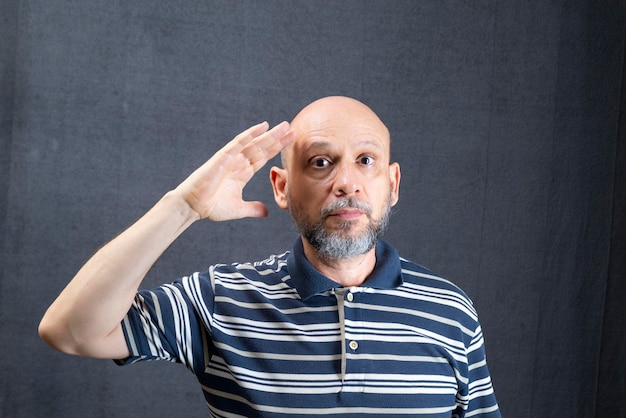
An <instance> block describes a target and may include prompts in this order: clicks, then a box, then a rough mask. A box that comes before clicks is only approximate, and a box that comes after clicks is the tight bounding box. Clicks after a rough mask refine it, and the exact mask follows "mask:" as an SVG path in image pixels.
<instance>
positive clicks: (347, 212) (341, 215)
mask: <svg viewBox="0 0 626 418" xmlns="http://www.w3.org/2000/svg"><path fill="white" fill-rule="evenodd" d="M362 215H363V211H361V210H360V209H355V208H344V209H337V210H334V211H332V212H330V213H329V214H328V215H327V218H333V219H338V220H341V221H352V220H355V219H358V218H360V217H361V216H362Z"/></svg>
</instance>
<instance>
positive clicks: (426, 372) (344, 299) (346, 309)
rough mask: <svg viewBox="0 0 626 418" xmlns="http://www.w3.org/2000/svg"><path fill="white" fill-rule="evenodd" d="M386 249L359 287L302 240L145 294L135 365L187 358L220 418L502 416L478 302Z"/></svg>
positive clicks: (133, 339)
mask: <svg viewBox="0 0 626 418" xmlns="http://www.w3.org/2000/svg"><path fill="white" fill-rule="evenodd" d="M376 256H377V262H376V267H375V269H374V271H373V273H372V275H371V277H370V278H368V280H367V281H366V282H365V283H364V285H363V286H361V287H352V288H338V287H337V286H338V285H337V283H335V282H333V281H331V280H329V279H327V278H326V277H324V276H322V275H321V274H320V273H319V272H317V271H316V270H315V269H314V268H313V267H312V266H311V265H310V264H309V263H308V262H307V260H306V258H305V257H304V253H303V249H302V244H301V242H300V241H299V240H298V241H297V242H296V245H295V246H294V249H293V251H291V252H288V253H285V254H282V255H278V256H272V257H270V258H268V259H267V260H265V261H262V262H257V263H254V264H232V265H225V264H220V265H215V266H212V267H211V268H210V269H209V270H208V271H207V272H204V273H196V274H194V275H192V276H189V277H185V278H182V279H180V280H179V281H177V282H175V283H173V284H169V285H164V286H161V287H159V288H157V289H154V290H150V291H147V290H142V291H140V292H139V293H138V295H137V298H136V300H135V303H134V304H133V306H132V309H131V310H130V312H129V313H128V315H127V317H126V318H125V319H124V321H123V327H124V332H125V334H126V339H127V343H128V347H129V349H130V351H131V357H130V358H129V359H128V360H127V361H126V362H127V363H132V362H135V361H140V360H150V359H165V360H170V361H177V362H180V363H183V364H185V365H186V366H187V367H188V368H189V369H190V370H192V371H193V372H194V373H195V375H196V377H197V378H198V380H199V382H200V384H201V387H202V390H203V391H204V394H205V397H206V400H207V406H208V408H209V411H210V413H211V415H212V416H216V417H239V416H241V417H253V416H277V417H279V416H282V417H287V416H297V415H301V416H302V415H306V416H317V415H334V416H357V415H372V416H384V415H387V416H402V415H404V416H423V417H451V416H458V417H470V416H483V417H499V416H500V413H499V412H498V407H497V403H496V400H495V397H494V393H493V388H492V385H491V379H490V376H489V372H488V369H487V363H486V361H485V354H484V341H483V336H482V331H481V328H480V325H479V323H478V318H477V315H476V311H475V310H474V307H473V306H472V303H471V301H470V300H469V299H468V298H467V296H466V295H465V294H464V293H463V292H462V291H461V290H460V289H459V288H457V287H456V286H455V285H453V284H452V283H450V282H449V281H446V280H444V279H442V278H440V277H437V276H435V275H433V274H432V273H431V272H429V271H428V270H426V269H424V268H422V267H420V266H418V265H416V264H414V263H411V262H410V261H407V260H405V259H402V258H400V257H399V256H398V254H397V252H396V250H395V249H394V248H393V247H391V246H390V245H388V244H386V243H384V242H379V243H378V246H377V248H376Z"/></svg>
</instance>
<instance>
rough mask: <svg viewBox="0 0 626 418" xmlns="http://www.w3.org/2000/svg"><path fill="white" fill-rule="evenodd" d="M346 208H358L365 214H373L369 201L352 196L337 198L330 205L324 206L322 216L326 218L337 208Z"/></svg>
mask: <svg viewBox="0 0 626 418" xmlns="http://www.w3.org/2000/svg"><path fill="white" fill-rule="evenodd" d="M345 208H353V209H358V210H360V211H361V212H363V213H364V214H366V215H367V216H370V215H371V214H372V207H371V206H370V205H368V204H367V203H364V202H361V201H360V200H358V199H355V198H353V197H350V198H347V197H340V198H339V199H337V200H335V201H334V202H333V203H331V204H330V205H328V206H325V207H324V208H322V211H321V215H322V218H326V217H327V216H328V215H330V214H331V213H332V212H334V211H336V210H339V209H345Z"/></svg>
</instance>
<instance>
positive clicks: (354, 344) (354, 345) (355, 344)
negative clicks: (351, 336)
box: [349, 341, 359, 351]
mask: <svg viewBox="0 0 626 418" xmlns="http://www.w3.org/2000/svg"><path fill="white" fill-rule="evenodd" d="M349 345H350V348H351V349H352V350H355V351H356V349H357V348H359V343H358V342H356V341H350V344H349Z"/></svg>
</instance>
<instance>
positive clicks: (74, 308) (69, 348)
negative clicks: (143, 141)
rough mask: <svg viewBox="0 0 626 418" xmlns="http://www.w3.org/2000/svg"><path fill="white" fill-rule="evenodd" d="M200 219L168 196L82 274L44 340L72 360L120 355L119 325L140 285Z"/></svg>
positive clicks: (62, 299)
mask: <svg viewBox="0 0 626 418" xmlns="http://www.w3.org/2000/svg"><path fill="white" fill-rule="evenodd" d="M197 217H198V216H197V214H196V213H195V212H194V211H193V210H191V209H190V208H189V206H188V205H187V204H186V202H185V201H184V199H182V198H181V197H180V196H179V195H178V194H177V193H176V192H170V193H168V194H166V195H165V196H164V197H163V198H162V199H161V200H160V201H159V202H158V203H157V204H156V205H155V206H154V207H153V208H152V209H151V210H150V211H149V212H148V213H146V214H145V215H144V216H143V217H142V218H141V219H139V220H138V221H137V222H136V223H135V224H134V225H132V226H131V227H130V228H128V229H127V230H126V231H124V232H123V233H121V234H120V235H119V236H118V237H116V238H115V239H114V240H113V241H111V242H110V243H108V244H107V245H105V246H104V247H103V248H102V249H101V250H99V251H98V252H97V253H96V254H95V255H94V256H93V257H92V258H91V259H90V260H89V261H88V262H87V263H86V264H85V265H84V266H83V267H82V268H81V269H80V271H79V272H78V273H77V274H76V276H75V277H74V279H72V281H71V282H70V283H69V284H68V286H67V287H66V288H65V289H64V290H63V292H62V293H61V294H60V295H59V297H58V298H57V299H56V300H55V301H54V303H53V304H52V305H51V306H50V308H49V309H48V311H47V312H46V314H45V316H44V318H43V319H42V321H41V324H40V334H41V336H42V338H44V340H46V342H48V343H49V344H50V345H52V346H53V347H55V348H57V349H58V350H60V351H63V352H67V353H71V354H78V355H85V356H93V357H109V355H108V354H109V353H108V351H107V347H108V346H109V345H111V346H113V347H114V346H115V344H116V343H117V344H118V351H119V342H120V341H119V339H120V335H121V334H120V329H119V326H120V322H121V320H122V319H123V317H124V315H125V314H126V313H127V312H128V309H129V308H130V306H131V304H132V301H133V298H134V297H135V294H136V292H137V289H138V288H139V285H140V284H141V281H142V280H143V278H144V277H145V275H146V274H147V272H148V270H149V269H150V268H151V267H152V265H153V264H154V263H155V262H156V260H157V259H158V258H159V256H160V255H161V254H162V253H163V252H164V251H165V250H166V249H167V247H168V246H169V245H170V244H171V243H172V242H173V241H174V240H175V239H176V238H177V237H178V236H179V235H180V234H181V233H182V232H183V231H184V230H185V229H186V228H187V227H189V225H191V224H192V223H193V222H194V221H195V220H196V219H197ZM111 334H117V335H115V336H114V339H116V341H114V342H113V343H111V341H110V340H111ZM113 351H114V352H115V351H116V350H113Z"/></svg>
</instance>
